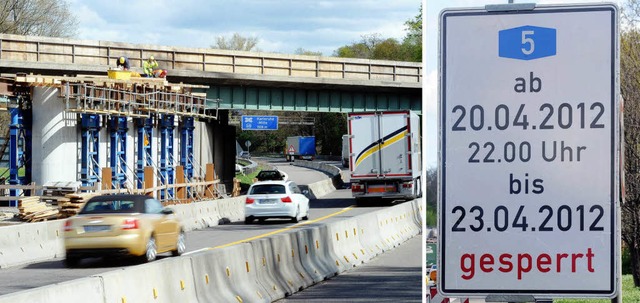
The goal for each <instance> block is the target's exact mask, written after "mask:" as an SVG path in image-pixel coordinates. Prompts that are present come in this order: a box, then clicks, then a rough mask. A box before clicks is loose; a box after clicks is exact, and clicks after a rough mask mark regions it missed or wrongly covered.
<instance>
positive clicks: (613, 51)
mask: <svg viewBox="0 0 640 303" xmlns="http://www.w3.org/2000/svg"><path fill="white" fill-rule="evenodd" d="M603 11H604V12H606V13H610V14H611V15H610V16H611V18H610V22H611V23H610V26H611V27H610V35H611V43H609V44H605V45H593V43H591V44H590V43H589V42H588V41H587V42H584V41H583V42H580V43H583V44H586V46H588V47H590V48H597V47H603V48H604V47H606V48H607V52H608V54H610V58H609V59H610V60H611V70H610V73H611V80H610V83H608V84H607V85H610V89H611V90H610V91H611V94H610V98H608V99H606V100H604V101H603V103H604V107H605V108H608V112H606V113H607V114H606V115H604V116H605V117H603V120H602V121H605V122H607V123H608V126H607V127H608V128H610V133H609V134H608V135H606V136H610V140H611V141H610V142H611V147H610V149H609V150H608V152H609V154H608V156H609V158H608V159H610V161H608V162H607V163H608V164H607V165H608V166H607V168H608V171H609V174H608V176H607V177H606V179H607V182H608V186H607V190H608V192H607V193H606V194H607V195H609V196H608V197H610V201H607V202H606V203H605V202H602V203H603V204H604V205H605V206H604V208H605V210H604V212H605V213H606V217H608V218H607V220H609V221H608V222H609V223H610V224H609V226H605V227H604V230H603V231H602V233H604V234H606V238H607V239H608V243H607V244H608V245H609V251H610V252H611V254H610V257H608V264H609V265H608V268H609V269H610V270H609V271H608V272H606V273H602V276H600V278H602V279H601V280H600V281H607V282H608V283H606V282H605V283H606V286H605V287H603V288H600V289H595V290H594V289H586V288H582V289H581V288H579V287H575V288H573V289H568V288H566V287H565V288H563V287H562V285H548V284H549V282H547V281H540V282H539V283H541V284H539V285H541V286H536V287H532V286H530V287H514V288H504V286H501V285H504V283H505V280H504V279H500V278H499V277H502V278H504V276H491V277H493V278H495V279H493V280H495V281H494V282H483V283H485V284H483V285H485V286H483V287H473V286H470V285H471V284H473V283H467V282H465V281H462V280H461V278H459V277H458V278H457V280H456V278H452V279H453V280H447V278H448V277H447V275H451V276H453V275H454V269H455V268H454V269H450V268H447V266H448V265H447V258H450V257H451V256H450V255H447V252H448V250H447V247H448V245H449V243H447V241H448V240H449V239H448V238H447V237H448V235H450V234H451V235H453V234H454V233H453V232H451V233H449V232H448V230H449V229H451V228H452V226H456V225H458V224H459V223H460V222H461V221H462V218H464V212H463V215H462V217H460V216H459V215H458V213H459V212H456V213H452V212H447V211H448V210H449V208H448V207H449V206H450V205H460V204H458V203H465V202H466V201H465V202H461V201H457V200H456V201H454V200H455V199H452V198H450V196H449V195H451V193H450V192H447V182H448V181H452V184H456V185H459V184H461V183H455V182H461V181H457V180H453V179H455V178H453V179H451V180H450V179H448V178H449V175H448V173H449V172H450V171H454V169H456V168H455V167H463V165H460V166H456V165H457V164H458V163H454V162H451V161H448V160H449V159H447V155H448V150H447V148H450V150H453V152H452V154H453V155H457V154H454V153H455V152H459V150H462V149H466V148H467V146H466V145H457V146H450V145H449V144H450V142H449V137H448V135H451V137H453V138H455V135H453V134H452V133H453V129H451V130H450V129H449V128H452V127H455V125H458V126H459V125H460V121H462V118H460V111H458V112H457V113H458V115H457V116H455V115H454V114H455V113H456V112H455V111H453V112H452V111H451V108H449V107H448V106H449V104H447V102H449V101H450V100H448V99H447V98H448V97H449V96H448V95H447V93H448V92H449V91H448V90H447V89H448V87H447V84H448V83H447V81H448V78H447V77H448V75H447V72H448V69H447V62H448V61H447V55H448V54H447V47H448V40H447V38H448V36H447V34H448V28H447V25H448V21H449V20H451V19H449V18H468V19H467V20H472V18H482V17H488V18H486V20H491V21H487V22H495V23H498V22H499V20H498V19H499V18H493V17H496V16H515V15H517V16H518V17H520V16H522V18H523V19H525V20H523V21H522V22H521V26H520V27H519V30H521V33H522V35H521V37H522V41H521V42H522V52H523V53H525V54H527V53H526V51H527V50H530V51H531V52H533V47H532V46H533V45H532V44H525V43H528V42H529V41H530V40H527V39H529V38H531V37H532V36H527V35H528V34H529V32H530V31H529V30H530V28H529V27H535V28H536V29H541V28H542V27H536V24H533V23H535V22H531V21H529V19H526V17H531V16H540V14H557V13H564V14H574V13H575V14H574V16H580V17H581V16H583V15H584V16H589V14H588V13H590V12H600V13H601V12H603ZM585 13H586V14H585ZM578 14H583V15H578ZM618 18H619V17H618V8H617V6H616V5H615V4H608V3H605V4H592V5H591V4H586V5H545V6H535V5H533V4H526V5H522V4H518V5H499V6H487V7H486V8H466V9H445V10H443V11H442V12H441V14H440V20H439V21H440V39H439V43H440V45H439V53H438V56H439V58H438V62H439V77H438V79H439V80H440V83H439V96H438V97H439V98H438V102H439V104H438V107H439V111H440V113H439V118H438V132H439V142H438V143H439V144H438V167H439V173H438V178H439V181H440V182H439V187H438V203H439V208H438V229H439V233H438V234H439V237H438V241H439V243H438V256H439V257H440V258H439V259H438V271H439V273H438V274H439V277H438V288H439V292H441V293H443V294H444V295H447V296H460V295H464V296H471V297H474V296H475V297H486V296H494V297H495V296H510V295H511V296H528V297H536V298H550V297H614V296H615V295H616V293H617V291H618V289H617V285H618V284H617V283H619V281H617V279H618V278H617V277H618V268H619V266H618V262H619V261H618V260H619V257H620V256H619V250H620V247H619V244H618V240H617V238H618V237H619V234H620V223H619V221H618V218H617V213H618V210H619V204H618V201H619V186H620V183H619V180H620V179H619V175H620V171H619V163H620V162H619V161H620V158H619V152H620V140H619V134H620V133H619V132H620V129H619V123H620V116H619V113H620V102H619V92H620V88H619V54H618V52H619V41H618V40H619V34H618V33H619V24H618ZM458 20H460V19H458ZM477 20H478V19H476V21H473V22H478V21H477ZM530 23H532V24H530ZM499 26H500V25H497V24H491V25H490V26H487V27H486V29H491V30H495V29H496V28H499ZM608 26H609V25H607V28H608ZM483 29H484V28H483ZM514 29H516V27H508V28H504V29H501V30H514ZM473 30H474V31H476V32H477V31H478V28H474V29H473ZM545 30H546V34H548V35H549V36H551V35H553V39H556V38H555V31H554V32H553V33H551V31H549V28H545ZM525 32H526V33H525ZM458 33H460V32H458ZM496 35H498V33H497V32H496ZM516 37H517V38H520V36H516ZM563 37H566V36H563ZM607 37H608V36H607ZM502 38H503V37H500V39H502ZM570 38H572V37H570ZM505 39H507V40H505V41H508V39H510V38H509V36H508V33H507V36H506V38H505ZM576 39H577V38H576ZM574 40H575V39H574ZM558 41H559V40H558ZM572 41H573V40H572ZM563 42H564V43H567V42H566V41H563ZM554 43H555V42H554ZM487 44H490V43H487ZM495 46H496V45H495V44H494V45H482V46H478V45H474V47H473V48H474V49H471V48H470V51H472V52H476V53H477V52H482V51H487V49H488V48H490V47H493V48H495ZM500 47H501V46H499V47H498V48H500ZM555 47H556V46H555V45H554V46H553V48H554V49H553V52H552V51H551V50H545V51H546V53H543V54H538V55H540V56H539V57H526V56H520V57H517V56H515V55H513V54H512V53H509V52H502V50H500V55H499V57H502V58H500V59H503V58H504V60H523V62H524V60H534V59H539V58H543V57H545V56H554V55H555V53H554V52H555ZM482 48H485V49H484V50H482ZM558 49H560V47H558ZM495 55H496V56H498V53H497V49H496V54H495ZM587 57H588V56H587ZM454 58H458V57H454ZM589 58H591V57H589ZM607 62H608V61H607ZM556 68H557V69H558V70H560V69H562V68H564V66H556ZM467 69H468V70H465V71H468V72H470V73H473V72H474V71H475V72H482V73H484V74H481V75H480V74H478V75H477V76H478V77H491V76H492V71H491V70H478V68H477V67H475V69H474V68H473V67H471V68H467ZM554 72H556V73H557V70H556V71H551V72H550V73H554ZM453 74H455V75H456V76H460V75H461V74H464V72H461V70H455V72H453ZM527 76H529V75H527ZM534 79H535V77H534V75H531V76H530V78H529V79H527V80H530V83H528V84H526V85H524V86H523V87H524V89H525V90H526V89H530V90H531V89H533V90H535V89H536V87H535V86H530V87H528V86H527V85H532V84H531V82H534ZM516 80H517V79H516ZM524 83H526V80H525V81H524ZM599 83H602V82H599ZM462 86H464V85H462ZM521 88H522V87H521ZM461 89H467V87H462V88H461ZM452 91H453V90H452ZM487 92H489V93H487V95H489V96H490V97H496V96H495V95H491V92H492V90H491V88H487ZM485 97H486V96H485ZM499 97H503V96H502V95H498V96H497V98H499ZM507 101H509V100H507ZM451 102H452V104H455V103H454V101H451ZM478 102H481V101H478ZM504 102H506V101H504ZM547 102H560V101H559V100H550V101H547ZM583 106H584V105H583ZM536 109H537V108H536ZM463 110H465V109H464V108H463ZM466 110H469V108H466ZM507 110H508V108H507ZM498 111H499V110H498V109H497V108H496V110H495V112H498ZM604 111H606V110H605V109H603V112H604ZM501 112H504V111H501ZM525 113H526V111H525ZM467 114H468V115H469V116H467V118H466V119H467V120H466V121H467V123H468V124H469V121H468V120H469V119H473V118H469V117H470V116H471V115H473V114H472V113H470V111H469V112H467ZM513 114H514V115H515V111H514V112H513ZM449 115H451V116H449ZM462 115H464V114H462ZM540 115H542V114H540ZM453 116H455V117H456V118H452V117H453ZM495 116H496V117H497V116H498V114H495ZM531 116H533V115H531ZM525 119H526V118H525ZM534 119H538V120H540V119H539V118H534ZM495 121H496V122H495V125H496V127H497V126H499V125H501V126H504V124H503V122H500V124H499V123H498V120H497V118H496V120H495ZM514 121H515V120H514ZM537 122H539V121H537ZM471 123H473V122H471ZM491 123H493V122H491ZM520 123H521V122H520ZM540 125H542V124H538V126H540ZM470 126H471V127H473V124H470V125H467V128H469V127H470ZM558 128H559V127H558ZM533 129H534V130H535V126H534V127H533ZM457 130H460V129H457ZM476 130H477V132H476V133H482V134H483V135H485V136H488V137H489V138H494V137H495V136H496V135H495V134H496V132H495V129H494V132H493V133H490V132H489V131H491V127H489V128H488V129H487V128H486V127H485V128H482V129H476ZM530 130H531V129H530ZM533 132H534V135H539V133H541V127H540V129H539V131H533ZM553 132H555V131H550V132H549V133H550V134H554V133H553ZM474 134H475V133H474ZM474 134H471V135H467V136H469V137H473V136H474ZM527 134H531V133H530V132H529V133H527V132H524V131H523V132H521V133H520V134H519V135H520V136H522V137H526V136H527ZM491 136H494V137H491ZM478 137H480V136H478ZM465 138H466V137H465ZM505 140H506V139H505ZM478 141H479V140H478ZM469 148H471V145H469ZM480 148H482V147H481V145H480V147H478V149H477V150H476V152H477V151H478V150H480ZM496 149H497V148H496ZM505 150H506V148H505ZM482 156H484V155H482ZM478 157H481V156H478ZM460 159H462V158H460ZM465 159H466V158H465ZM472 160H474V161H475V160H476V158H473V159H471V157H470V158H469V161H468V162H469V163H471V162H472ZM479 160H480V162H482V158H480V159H479ZM527 161H528V160H527ZM494 162H496V163H497V162H500V159H498V160H497V161H494ZM505 162H506V161H505ZM474 163H475V162H474ZM504 164H506V163H503V164H502V165H503V166H504ZM465 165H466V164H465ZM503 166H500V165H497V166H496V167H500V168H502V167H503ZM521 166H523V167H524V166H526V164H521ZM563 169H564V168H563ZM494 171H495V173H493V175H482V176H479V178H482V179H489V180H491V179H496V178H498V176H499V178H504V174H505V173H506V171H503V170H501V169H495V170H494ZM469 174H473V171H469ZM507 176H509V174H508V173H507ZM573 177H574V179H573V180H570V181H567V182H568V183H570V182H576V181H575V180H580V179H581V178H582V177H583V176H573ZM521 181H524V180H521ZM489 182H491V181H489ZM523 184H524V183H523ZM523 186H524V185H523ZM461 190H470V191H473V190H474V189H473V187H472V186H470V187H469V188H464V189H461ZM481 190H488V189H481ZM518 190H519V189H518ZM483 197H485V196H483ZM560 202H562V201H560ZM448 203H449V204H450V205H449V206H448V205H447V204H448ZM478 203H479V202H478ZM607 207H608V209H607ZM465 210H466V212H467V213H466V214H467V216H468V217H467V218H473V217H474V216H476V215H478V213H481V212H479V211H477V210H478V209H477V208H476V209H475V210H476V212H473V213H472V211H473V210H472V211H470V210H469V208H466V209H463V211H465ZM480 211H482V209H480ZM556 211H557V209H556ZM574 211H575V210H574ZM495 213H498V211H497V210H496V211H495ZM514 214H515V213H514ZM480 216H482V215H480ZM512 216H513V215H512ZM570 216H571V215H570ZM497 217H498V215H495V217H494V218H493V219H494V220H496V218H497ZM531 217H534V216H531ZM456 220H457V221H456ZM469 220H470V219H469ZM486 220H487V221H489V215H486ZM554 220H555V218H554ZM505 221H507V220H506V219H505ZM493 222H496V221H493ZM509 224H510V223H509ZM558 224H560V223H558ZM487 225H489V223H487ZM496 225H497V223H496ZM536 226H539V225H536ZM466 227H467V228H466V229H465V230H456V231H461V232H462V233H459V234H463V233H467V232H468V230H469V229H470V228H469V227H473V226H472V225H470V224H467V225H466ZM476 227H477V226H476ZM471 229H473V228H471ZM474 231H478V232H476V233H474V234H473V235H474V237H475V240H474V242H475V243H469V244H467V243H463V244H460V243H459V242H455V241H454V242H453V243H454V244H453V245H454V246H455V245H460V246H457V247H454V248H453V249H457V250H462V249H468V248H469V247H471V250H472V251H473V249H477V248H478V247H482V246H483V245H488V244H486V243H483V242H484V240H488V239H489V237H491V238H493V239H496V238H497V239H498V240H497V241H501V239H500V238H501V237H504V236H500V235H504V233H502V234H500V233H497V232H496V231H495V230H494V231H493V233H490V231H491V228H487V227H486V226H484V227H482V229H477V230H474ZM524 231H525V230H524V229H523V233H524ZM526 231H527V232H535V227H531V228H529V229H528V230H526ZM572 231H573V230H572ZM540 232H541V230H539V231H538V233H537V234H535V236H530V234H533V233H529V234H526V236H528V238H526V239H527V240H529V239H530V238H531V237H537V238H539V241H540V242H542V243H544V241H545V239H549V237H554V236H555V235H557V233H556V232H555V231H554V232H552V233H547V234H542V233H540ZM549 235H550V236H549ZM584 236H585V237H588V236H590V234H588V233H585V234H584ZM452 237H453V236H452ZM603 237H605V236H603ZM454 238H455V237H454ZM523 242H526V241H523ZM523 242H520V243H513V244H508V245H512V246H518V248H519V249H520V248H522V249H525V250H526V249H527V247H529V246H527V243H523ZM487 243H488V242H487ZM501 244H502V243H501ZM465 245H466V246H465ZM449 252H453V251H451V250H449ZM483 256H484V255H483ZM500 256H501V255H500ZM479 258H480V257H479ZM538 258H539V257H538ZM585 258H587V257H585ZM488 260H489V259H487V260H486V262H485V263H484V264H485V265H487V264H496V263H498V262H497V260H498V258H495V260H493V259H491V260H492V261H491V262H490V261H488ZM589 260H591V259H589ZM598 260H601V259H598ZM462 261H463V259H462V258H461V259H458V260H457V262H459V263H463V262H462ZM472 262H474V265H473V266H478V264H479V263H481V262H483V261H480V260H476V259H474V261H472ZM492 262H493V263H492ZM558 262H560V261H558ZM573 262H574V265H573V266H574V268H575V267H576V265H575V262H576V261H575V260H574V261H573ZM462 266H465V265H462V264H460V265H459V267H462ZM480 266H482V265H480ZM513 266H514V267H515V264H513ZM518 266H520V264H518ZM519 269H520V268H518V270H519ZM474 270H475V269H474ZM505 270H506V268H505ZM496 271H497V270H496ZM514 271H515V270H514ZM559 271H560V270H558V276H560V273H559ZM489 272H492V271H489ZM562 274H565V273H564V272H563V273H562ZM607 275H608V276H607ZM540 276H542V275H540ZM483 277H489V276H483ZM555 278H556V279H557V278H558V277H555ZM574 278H578V279H582V280H584V279H587V278H585V277H583V276H580V275H575V276H574ZM508 279H514V278H513V277H509V278H508ZM508 279H507V280H508ZM518 279H520V278H518ZM541 280H544V279H541ZM447 281H449V282H447ZM453 282H455V283H453ZM511 282H512V281H511ZM520 282H521V283H522V284H526V283H525V282H523V281H520ZM527 282H530V281H527ZM447 283H448V284H447ZM461 285H462V286H461ZM486 285H491V286H490V287H486ZM508 285H515V283H512V284H508ZM574 285H575V284H574Z"/></svg>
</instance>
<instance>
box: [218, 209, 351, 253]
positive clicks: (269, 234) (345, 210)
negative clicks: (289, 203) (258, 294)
mask: <svg viewBox="0 0 640 303" xmlns="http://www.w3.org/2000/svg"><path fill="white" fill-rule="evenodd" d="M353 207H354V205H351V206H349V207H346V208H343V209H342V210H340V211H337V212H335V213H332V214H328V215H326V216H324V217H322V218H318V219H315V220H310V221H305V222H302V223H299V224H296V225H293V226H289V227H285V228H282V229H278V230H274V231H272V232H268V233H266V234H262V235H257V236H255V237H251V238H247V239H243V240H240V241H236V242H232V243H228V244H223V245H219V246H216V247H209V248H208V250H211V249H216V248H223V247H227V246H232V245H236V244H240V243H246V242H249V241H253V240H256V239H261V238H265V237H268V236H272V235H275V234H279V233H282V232H285V231H288V230H292V229H294V228H297V227H300V226H303V225H307V224H311V223H315V222H319V221H322V220H324V219H327V218H331V217H333V216H337V215H339V214H342V213H345V212H347V211H349V210H351V209H352V208H353Z"/></svg>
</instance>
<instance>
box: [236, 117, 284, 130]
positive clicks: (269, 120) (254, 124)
mask: <svg viewBox="0 0 640 303" xmlns="http://www.w3.org/2000/svg"><path fill="white" fill-rule="evenodd" d="M242 130H278V116H242Z"/></svg>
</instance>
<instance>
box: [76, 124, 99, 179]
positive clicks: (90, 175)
mask: <svg viewBox="0 0 640 303" xmlns="http://www.w3.org/2000/svg"><path fill="white" fill-rule="evenodd" d="M81 119H82V147H81V148H82V159H81V163H80V167H81V169H80V174H81V175H80V178H81V181H82V186H93V185H94V184H95V183H96V182H98V181H99V180H100V164H99V163H100V146H99V144H100V116H99V115H94V114H82V118H81Z"/></svg>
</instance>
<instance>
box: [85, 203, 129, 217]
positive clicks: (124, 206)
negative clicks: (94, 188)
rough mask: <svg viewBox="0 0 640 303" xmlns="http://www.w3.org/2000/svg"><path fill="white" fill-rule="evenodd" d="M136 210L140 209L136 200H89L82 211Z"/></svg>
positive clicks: (96, 212)
mask: <svg viewBox="0 0 640 303" xmlns="http://www.w3.org/2000/svg"><path fill="white" fill-rule="evenodd" d="M136 212H139V210H137V209H136V207H135V202H134V201H128V200H111V201H89V202H87V204H86V205H85V206H84V208H83V209H82V211H80V213H81V214H98V213H136Z"/></svg>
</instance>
